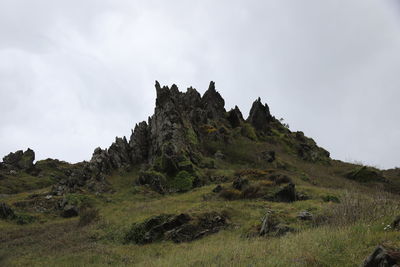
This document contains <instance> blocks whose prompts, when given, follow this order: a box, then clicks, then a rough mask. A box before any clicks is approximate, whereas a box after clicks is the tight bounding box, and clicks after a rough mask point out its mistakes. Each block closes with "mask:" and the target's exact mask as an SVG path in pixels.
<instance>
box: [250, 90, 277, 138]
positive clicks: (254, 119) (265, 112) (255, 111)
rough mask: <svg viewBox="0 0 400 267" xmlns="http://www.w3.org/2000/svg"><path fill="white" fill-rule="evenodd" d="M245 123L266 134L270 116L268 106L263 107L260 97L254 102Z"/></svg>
mask: <svg viewBox="0 0 400 267" xmlns="http://www.w3.org/2000/svg"><path fill="white" fill-rule="evenodd" d="M247 121H248V122H250V123H251V124H252V125H253V127H254V128H255V129H256V130H258V131H261V132H266V131H267V130H268V127H269V126H268V125H269V123H270V122H271V121H272V116H271V113H270V112H269V107H268V105H267V104H265V105H263V104H262V103H261V98H260V97H259V98H258V99H257V100H256V101H254V103H253V105H252V107H251V110H250V115H249V117H248V119H247Z"/></svg>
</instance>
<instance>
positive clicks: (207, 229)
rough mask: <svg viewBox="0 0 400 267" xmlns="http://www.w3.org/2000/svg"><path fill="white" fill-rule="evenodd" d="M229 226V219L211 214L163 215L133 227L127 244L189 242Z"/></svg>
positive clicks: (217, 214) (128, 234)
mask: <svg viewBox="0 0 400 267" xmlns="http://www.w3.org/2000/svg"><path fill="white" fill-rule="evenodd" d="M226 225H227V217H226V216H225V215H222V214H220V213H216V212H211V213H204V214H200V215H197V216H189V215H188V214H180V215H176V216H174V215H167V214H162V215H159V216H155V217H152V218H149V219H147V220H146V221H144V222H142V223H136V224H134V225H132V227H131V229H130V230H129V231H128V232H127V234H126V235H125V241H126V242H134V243H136V244H147V243H152V242H156V241H161V240H172V241H174V242H176V243H180V242H189V241H192V240H195V239H198V238H201V237H203V236H205V235H207V234H211V233H215V232H218V231H219V230H220V229H221V228H223V227H224V226H226Z"/></svg>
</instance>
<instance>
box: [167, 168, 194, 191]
mask: <svg viewBox="0 0 400 267" xmlns="http://www.w3.org/2000/svg"><path fill="white" fill-rule="evenodd" d="M193 180H194V177H193V176H192V175H190V173H188V172H187V171H180V172H179V173H178V174H177V175H176V176H175V177H174V179H173V180H171V181H170V188H171V189H173V190H176V191H178V192H186V191H189V190H190V189H192V187H193Z"/></svg>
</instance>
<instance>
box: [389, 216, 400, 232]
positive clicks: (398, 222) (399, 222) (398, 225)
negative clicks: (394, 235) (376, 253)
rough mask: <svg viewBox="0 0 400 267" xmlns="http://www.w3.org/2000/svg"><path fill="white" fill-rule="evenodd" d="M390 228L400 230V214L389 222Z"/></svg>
mask: <svg viewBox="0 0 400 267" xmlns="http://www.w3.org/2000/svg"><path fill="white" fill-rule="evenodd" d="M391 227H392V229H394V230H400V216H397V217H396V219H394V221H393V222H392V224H391Z"/></svg>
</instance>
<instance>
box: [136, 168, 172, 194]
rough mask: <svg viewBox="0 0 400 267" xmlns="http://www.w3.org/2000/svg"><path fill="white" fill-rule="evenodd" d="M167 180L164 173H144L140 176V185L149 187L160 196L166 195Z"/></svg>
mask: <svg viewBox="0 0 400 267" xmlns="http://www.w3.org/2000/svg"><path fill="white" fill-rule="evenodd" d="M166 183H167V181H166V178H165V176H164V175H163V174H162V173H159V172H155V171H142V172H140V174H139V180H138V184H140V185H148V186H150V187H151V188H152V189H153V190H155V191H156V192H158V193H160V194H164V193H166V188H165V187H166Z"/></svg>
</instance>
